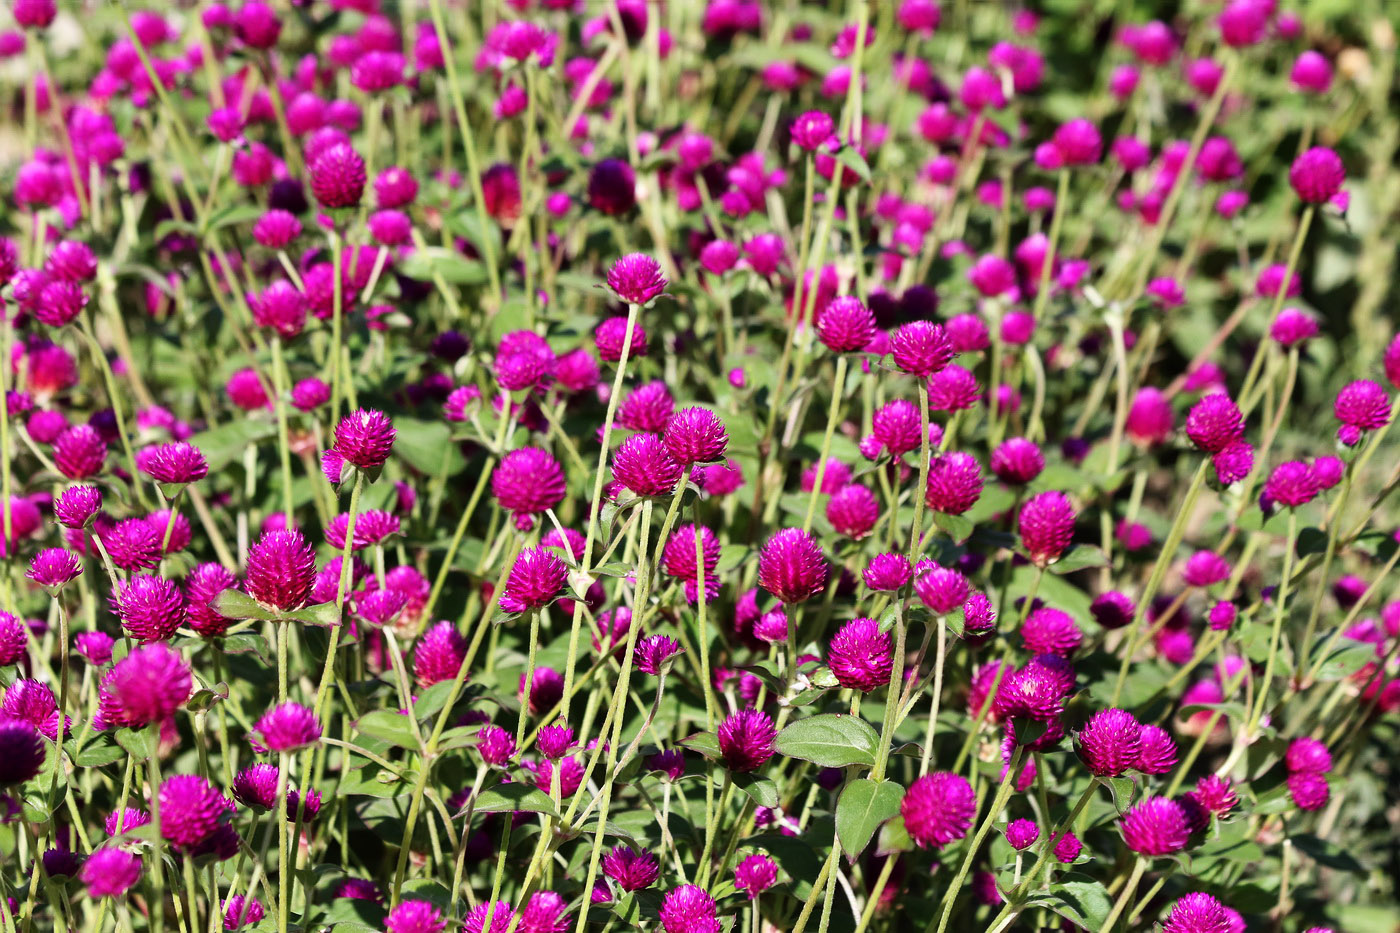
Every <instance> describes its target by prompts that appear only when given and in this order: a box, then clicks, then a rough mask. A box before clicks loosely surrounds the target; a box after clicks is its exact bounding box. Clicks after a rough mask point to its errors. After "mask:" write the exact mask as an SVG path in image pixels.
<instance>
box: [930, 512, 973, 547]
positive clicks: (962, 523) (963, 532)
mask: <svg viewBox="0 0 1400 933" xmlns="http://www.w3.org/2000/svg"><path fill="white" fill-rule="evenodd" d="M933 523H934V524H935V525H937V526H938V529H939V530H940V531H942V532H943V533H944V534H946V535H947V536H948V537H950V538H952V539H953V540H954V541H966V540H967V539H968V538H970V537H972V522H971V521H970V520H969V519H967V518H964V517H963V516H961V515H949V514H948V513H946V512H934V513H933Z"/></svg>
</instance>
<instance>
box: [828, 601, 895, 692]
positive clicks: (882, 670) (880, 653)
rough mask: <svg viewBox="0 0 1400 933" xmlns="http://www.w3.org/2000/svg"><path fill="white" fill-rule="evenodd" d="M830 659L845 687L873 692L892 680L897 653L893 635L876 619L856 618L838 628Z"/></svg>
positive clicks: (834, 671) (835, 672)
mask: <svg viewBox="0 0 1400 933" xmlns="http://www.w3.org/2000/svg"><path fill="white" fill-rule="evenodd" d="M827 663H828V665H829V666H830V667H831V673H832V675H833V676H834V677H835V678H836V680H837V682H838V683H839V684H841V686H843V687H847V688H849V689H852V690H859V691H860V692H861V693H870V692H871V691H872V690H876V689H878V688H880V687H882V686H885V685H887V684H888V683H889V682H890V672H891V670H892V669H893V667H894V655H893V648H892V642H891V640H890V636H889V635H888V634H887V633H885V632H882V631H880V625H879V623H877V622H876V621H875V620H874V619H852V620H851V621H849V622H847V623H846V624H845V625H843V626H841V628H840V629H838V630H837V632H836V634H835V635H833V636H832V638H831V645H830V647H829V648H828V650H827Z"/></svg>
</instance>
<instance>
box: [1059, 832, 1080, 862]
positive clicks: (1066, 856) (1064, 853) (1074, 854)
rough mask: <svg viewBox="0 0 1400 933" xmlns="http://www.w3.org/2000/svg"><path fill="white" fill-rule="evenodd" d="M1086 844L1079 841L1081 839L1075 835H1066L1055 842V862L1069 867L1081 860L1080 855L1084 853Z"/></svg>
mask: <svg viewBox="0 0 1400 933" xmlns="http://www.w3.org/2000/svg"><path fill="white" fill-rule="evenodd" d="M1083 849H1084V843H1082V842H1080V841H1079V837H1078V836H1076V835H1075V834H1074V833H1069V832H1067V833H1065V834H1064V835H1063V836H1061V837H1059V839H1058V840H1057V841H1056V842H1055V848H1054V849H1053V850H1052V851H1053V852H1054V853H1055V860H1056V861H1058V862H1059V863H1060V864H1062V865H1068V864H1069V863H1070V862H1073V861H1074V860H1075V859H1077V858H1079V853H1080V852H1081V851H1083Z"/></svg>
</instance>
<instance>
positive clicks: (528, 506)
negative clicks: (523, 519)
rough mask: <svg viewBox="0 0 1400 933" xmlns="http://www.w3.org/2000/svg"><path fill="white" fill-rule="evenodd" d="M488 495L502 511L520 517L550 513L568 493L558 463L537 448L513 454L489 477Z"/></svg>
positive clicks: (526, 448) (503, 460)
mask: <svg viewBox="0 0 1400 933" xmlns="http://www.w3.org/2000/svg"><path fill="white" fill-rule="evenodd" d="M491 491H492V492H493V493H495V495H496V501H497V502H499V503H500V504H501V508H503V509H506V510H507V511H509V512H513V513H515V515H516V516H517V519H518V518H519V517H520V516H532V515H537V514H539V513H540V512H543V511H545V510H547V509H552V508H554V507H555V506H557V505H558V504H559V503H560V502H562V501H563V500H564V495H565V494H566V493H567V492H568V488H567V485H566V484H565V481H564V469H563V467H561V466H560V465H559V461H557V460H555V459H554V457H553V456H552V455H551V454H550V453H549V452H548V451H544V450H540V449H539V448H537V447H523V448H521V449H519V450H512V451H511V452H510V453H508V454H506V455H505V456H504V457H502V458H501V462H500V465H498V466H497V467H496V469H495V471H494V472H493V473H492V474H491Z"/></svg>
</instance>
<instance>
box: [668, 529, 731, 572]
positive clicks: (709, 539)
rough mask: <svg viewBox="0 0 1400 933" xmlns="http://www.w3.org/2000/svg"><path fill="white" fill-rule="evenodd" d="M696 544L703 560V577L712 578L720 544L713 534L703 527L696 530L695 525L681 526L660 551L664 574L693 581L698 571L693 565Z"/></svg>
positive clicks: (717, 562) (717, 560)
mask: <svg viewBox="0 0 1400 933" xmlns="http://www.w3.org/2000/svg"><path fill="white" fill-rule="evenodd" d="M697 538H698V539H699V540H698V541H697ZM697 544H698V545H699V549H700V553H701V556H702V557H703V559H704V563H705V575H706V576H707V577H713V576H714V570H715V567H716V566H718V564H719V552H720V544H719V539H718V538H716V537H715V533H714V532H713V531H711V530H710V529H708V528H706V527H704V526H703V525H702V526H700V528H699V529H698V530H697V529H696V527H695V525H682V526H681V527H680V528H677V529H676V530H675V532H673V533H672V535H671V537H670V538H669V539H668V540H667V541H666V546H665V547H664V548H663V549H662V551H661V565H662V568H663V569H664V570H665V571H666V573H667V574H669V575H670V576H673V577H680V578H681V579H682V580H694V579H695V578H696V577H697V576H698V571H699V568H698V566H697V565H696V563H695V551H696V545H697Z"/></svg>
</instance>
